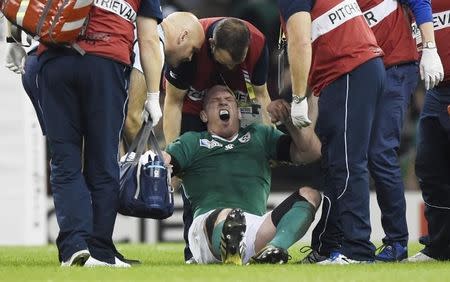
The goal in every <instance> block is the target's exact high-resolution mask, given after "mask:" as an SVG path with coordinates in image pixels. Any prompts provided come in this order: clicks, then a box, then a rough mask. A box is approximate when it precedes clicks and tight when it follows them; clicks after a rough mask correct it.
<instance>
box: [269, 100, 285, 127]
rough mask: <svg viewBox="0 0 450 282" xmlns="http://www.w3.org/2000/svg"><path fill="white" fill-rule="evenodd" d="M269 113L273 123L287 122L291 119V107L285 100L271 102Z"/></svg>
mask: <svg viewBox="0 0 450 282" xmlns="http://www.w3.org/2000/svg"><path fill="white" fill-rule="evenodd" d="M267 112H268V113H269V115H270V121H271V122H272V123H279V122H285V121H286V120H287V119H289V118H290V117H291V106H290V105H289V103H288V102H286V101H285V100H283V99H278V100H274V101H272V102H270V104H269V105H268V106H267Z"/></svg>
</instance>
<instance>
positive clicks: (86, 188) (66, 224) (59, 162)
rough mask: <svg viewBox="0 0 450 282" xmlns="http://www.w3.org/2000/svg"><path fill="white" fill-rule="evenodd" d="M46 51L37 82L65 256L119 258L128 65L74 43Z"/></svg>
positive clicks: (60, 244) (110, 260)
mask: <svg viewBox="0 0 450 282" xmlns="http://www.w3.org/2000/svg"><path fill="white" fill-rule="evenodd" d="M68 52H70V53H68ZM41 59H42V60H43V63H42V67H41V71H40V75H39V87H40V91H41V93H42V97H41V98H42V109H43V113H44V121H45V125H46V127H47V138H48V142H49V145H50V150H51V176H50V182H51V186H52V191H53V200H54V203H55V211H56V218H57V221H58V225H59V228H60V231H59V235H58V238H57V241H56V244H57V247H58V250H59V254H60V259H61V260H63V261H66V260H68V259H69V258H70V256H71V255H72V254H73V253H74V252H76V251H78V250H81V249H89V251H90V253H91V255H92V256H93V257H94V258H96V259H99V260H102V261H105V262H108V263H114V245H113V242H112V233H113V230H114V223H115V219H116V215H117V208H118V194H119V166H118V157H119V156H118V145H119V139H120V134H121V130H122V126H123V123H124V118H125V108H126V101H127V97H128V96H127V91H126V88H127V86H126V75H127V73H128V67H126V66H124V65H122V64H120V63H118V62H115V61H113V60H110V59H106V58H102V57H98V56H94V55H88V54H87V55H85V56H80V55H79V54H77V53H72V52H71V51H65V52H63V53H55V51H47V52H46V53H45V54H43V55H42V56H41V58H40V60H41ZM83 143H84V145H83ZM83 146H84V148H83ZM83 151H84V154H83ZM82 154H83V155H82Z"/></svg>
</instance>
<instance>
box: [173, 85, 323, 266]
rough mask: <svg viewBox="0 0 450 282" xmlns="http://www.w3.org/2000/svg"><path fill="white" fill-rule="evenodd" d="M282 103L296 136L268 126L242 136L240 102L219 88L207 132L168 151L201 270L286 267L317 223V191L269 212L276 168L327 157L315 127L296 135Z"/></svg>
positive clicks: (206, 114) (206, 109) (306, 190)
mask: <svg viewBox="0 0 450 282" xmlns="http://www.w3.org/2000/svg"><path fill="white" fill-rule="evenodd" d="M276 103H277V104H276V105H275V106H274V107H273V108H274V109H278V110H276V112H277V113H278V114H277V116H278V119H279V120H282V121H284V123H285V125H286V127H287V129H288V132H289V135H286V134H283V133H282V132H281V131H278V130H277V129H276V128H274V127H271V126H267V125H262V124H254V125H250V126H248V127H246V128H245V129H244V128H240V126H239V123H240V121H239V110H238V107H237V103H236V100H235V97H234V95H233V94H232V93H231V92H229V90H228V89H227V88H226V87H224V86H214V87H213V88H211V89H210V90H209V91H208V93H207V94H206V96H205V98H204V104H203V111H202V112H201V113H200V117H201V119H202V121H203V122H205V123H206V124H207V131H204V132H187V133H185V134H183V135H182V136H180V137H179V138H178V139H177V140H175V141H174V142H173V143H171V144H169V146H168V147H167V150H166V153H165V162H166V164H171V165H173V171H174V174H175V175H177V176H179V177H181V178H182V179H183V183H184V186H185V193H186V196H187V198H188V199H189V201H190V202H191V203H192V207H193V210H194V221H193V223H192V226H191V228H190V229H189V242H190V247H191V250H192V253H193V256H194V259H195V260H196V261H197V263H218V262H224V263H230V264H238V265H240V264H246V263H248V262H250V263H286V262H287V260H288V257H289V255H288V252H287V249H288V248H289V247H290V246H291V245H293V244H294V243H295V242H297V241H298V240H299V239H300V238H301V237H302V236H303V235H304V234H305V232H306V231H307V229H308V228H309V226H310V225H311V223H312V221H313V219H314V214H315V212H316V209H317V207H318V206H319V204H320V201H321V196H320V193H319V192H318V191H316V190H314V189H312V188H310V187H302V188H300V189H299V190H298V191H295V192H294V193H293V194H292V195H290V196H289V197H288V198H287V199H285V200H284V201H283V202H282V203H281V204H280V205H278V206H277V207H276V208H275V209H274V210H273V211H271V212H267V211H266V206H267V198H268V196H269V192H270V183H271V173H270V166H269V161H270V160H278V161H290V162H293V163H307V162H311V161H314V160H317V159H318V158H319V157H320V142H319V140H318V138H317V136H316V135H315V133H314V128H313V126H309V127H306V128H297V127H295V126H294V125H293V124H292V122H291V120H290V113H289V109H290V105H289V104H287V103H286V102H284V101H278V102H276ZM313 120H314V119H313Z"/></svg>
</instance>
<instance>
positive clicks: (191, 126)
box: [180, 113, 206, 263]
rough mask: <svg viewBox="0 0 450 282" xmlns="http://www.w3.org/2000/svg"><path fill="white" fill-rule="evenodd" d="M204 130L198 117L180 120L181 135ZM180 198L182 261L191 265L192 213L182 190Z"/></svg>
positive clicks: (204, 126)
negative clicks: (181, 200) (181, 207)
mask: <svg viewBox="0 0 450 282" xmlns="http://www.w3.org/2000/svg"><path fill="white" fill-rule="evenodd" d="M204 130H206V125H205V124H204V123H203V122H202V121H201V119H200V117H199V116H198V115H197V116H194V115H190V114H184V113H183V115H182V118H181V130H180V131H181V133H180V134H183V133H185V132H188V131H204ZM181 198H182V199H183V228H184V229H183V238H184V242H185V243H186V245H185V247H184V260H185V261H186V262H187V263H192V261H190V259H191V258H192V252H191V250H190V249H189V236H188V234H189V228H190V227H191V224H192V221H193V218H194V213H193V211H192V206H191V203H190V202H189V200H188V199H187V198H186V196H185V194H184V190H182V192H181Z"/></svg>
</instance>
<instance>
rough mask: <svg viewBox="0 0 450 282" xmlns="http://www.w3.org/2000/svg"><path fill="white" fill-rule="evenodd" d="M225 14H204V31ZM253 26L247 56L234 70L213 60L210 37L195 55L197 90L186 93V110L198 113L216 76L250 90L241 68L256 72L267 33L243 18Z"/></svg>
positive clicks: (184, 108) (242, 89) (231, 86)
mask: <svg viewBox="0 0 450 282" xmlns="http://www.w3.org/2000/svg"><path fill="white" fill-rule="evenodd" d="M221 19H222V18H219V17H217V18H205V19H200V23H201V24H202V26H203V30H204V31H205V34H206V33H207V31H208V28H209V27H210V26H211V25H212V24H213V23H215V22H217V21H219V20H221ZM244 22H245V24H246V25H247V27H248V28H249V30H250V36H251V38H250V45H249V47H248V51H247V56H246V57H245V60H244V62H243V63H242V64H241V65H240V66H237V67H235V68H234V69H233V70H231V71H230V70H227V69H225V67H222V66H220V65H219V64H218V63H217V62H215V61H214V58H213V57H212V54H211V53H210V50H209V43H208V42H207V41H208V38H207V39H206V40H205V43H203V45H202V47H201V49H200V52H199V53H198V54H197V55H196V57H195V58H196V62H192V63H194V64H195V65H196V66H197V67H196V70H195V74H194V80H193V83H192V85H191V87H192V88H193V89H195V90H196V91H195V92H194V93H192V95H190V94H189V93H188V95H186V98H185V99H184V104H183V112H184V113H189V114H199V113H200V111H201V109H202V99H203V94H204V93H203V92H204V90H207V89H208V88H210V87H212V86H214V85H215V84H216V83H217V77H220V78H221V80H223V81H220V82H221V83H222V84H226V85H227V86H228V87H229V88H231V89H232V90H240V91H243V92H247V88H246V86H245V80H244V75H243V73H242V70H243V69H245V70H247V72H248V74H249V76H250V79H251V76H252V74H253V71H254V68H255V65H256V63H257V62H258V59H259V58H260V56H261V53H262V52H263V50H264V45H265V40H266V39H265V37H264V35H263V34H262V33H261V32H260V31H259V30H258V29H257V28H256V27H255V26H253V25H252V24H251V23H249V22H246V21H244Z"/></svg>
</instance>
